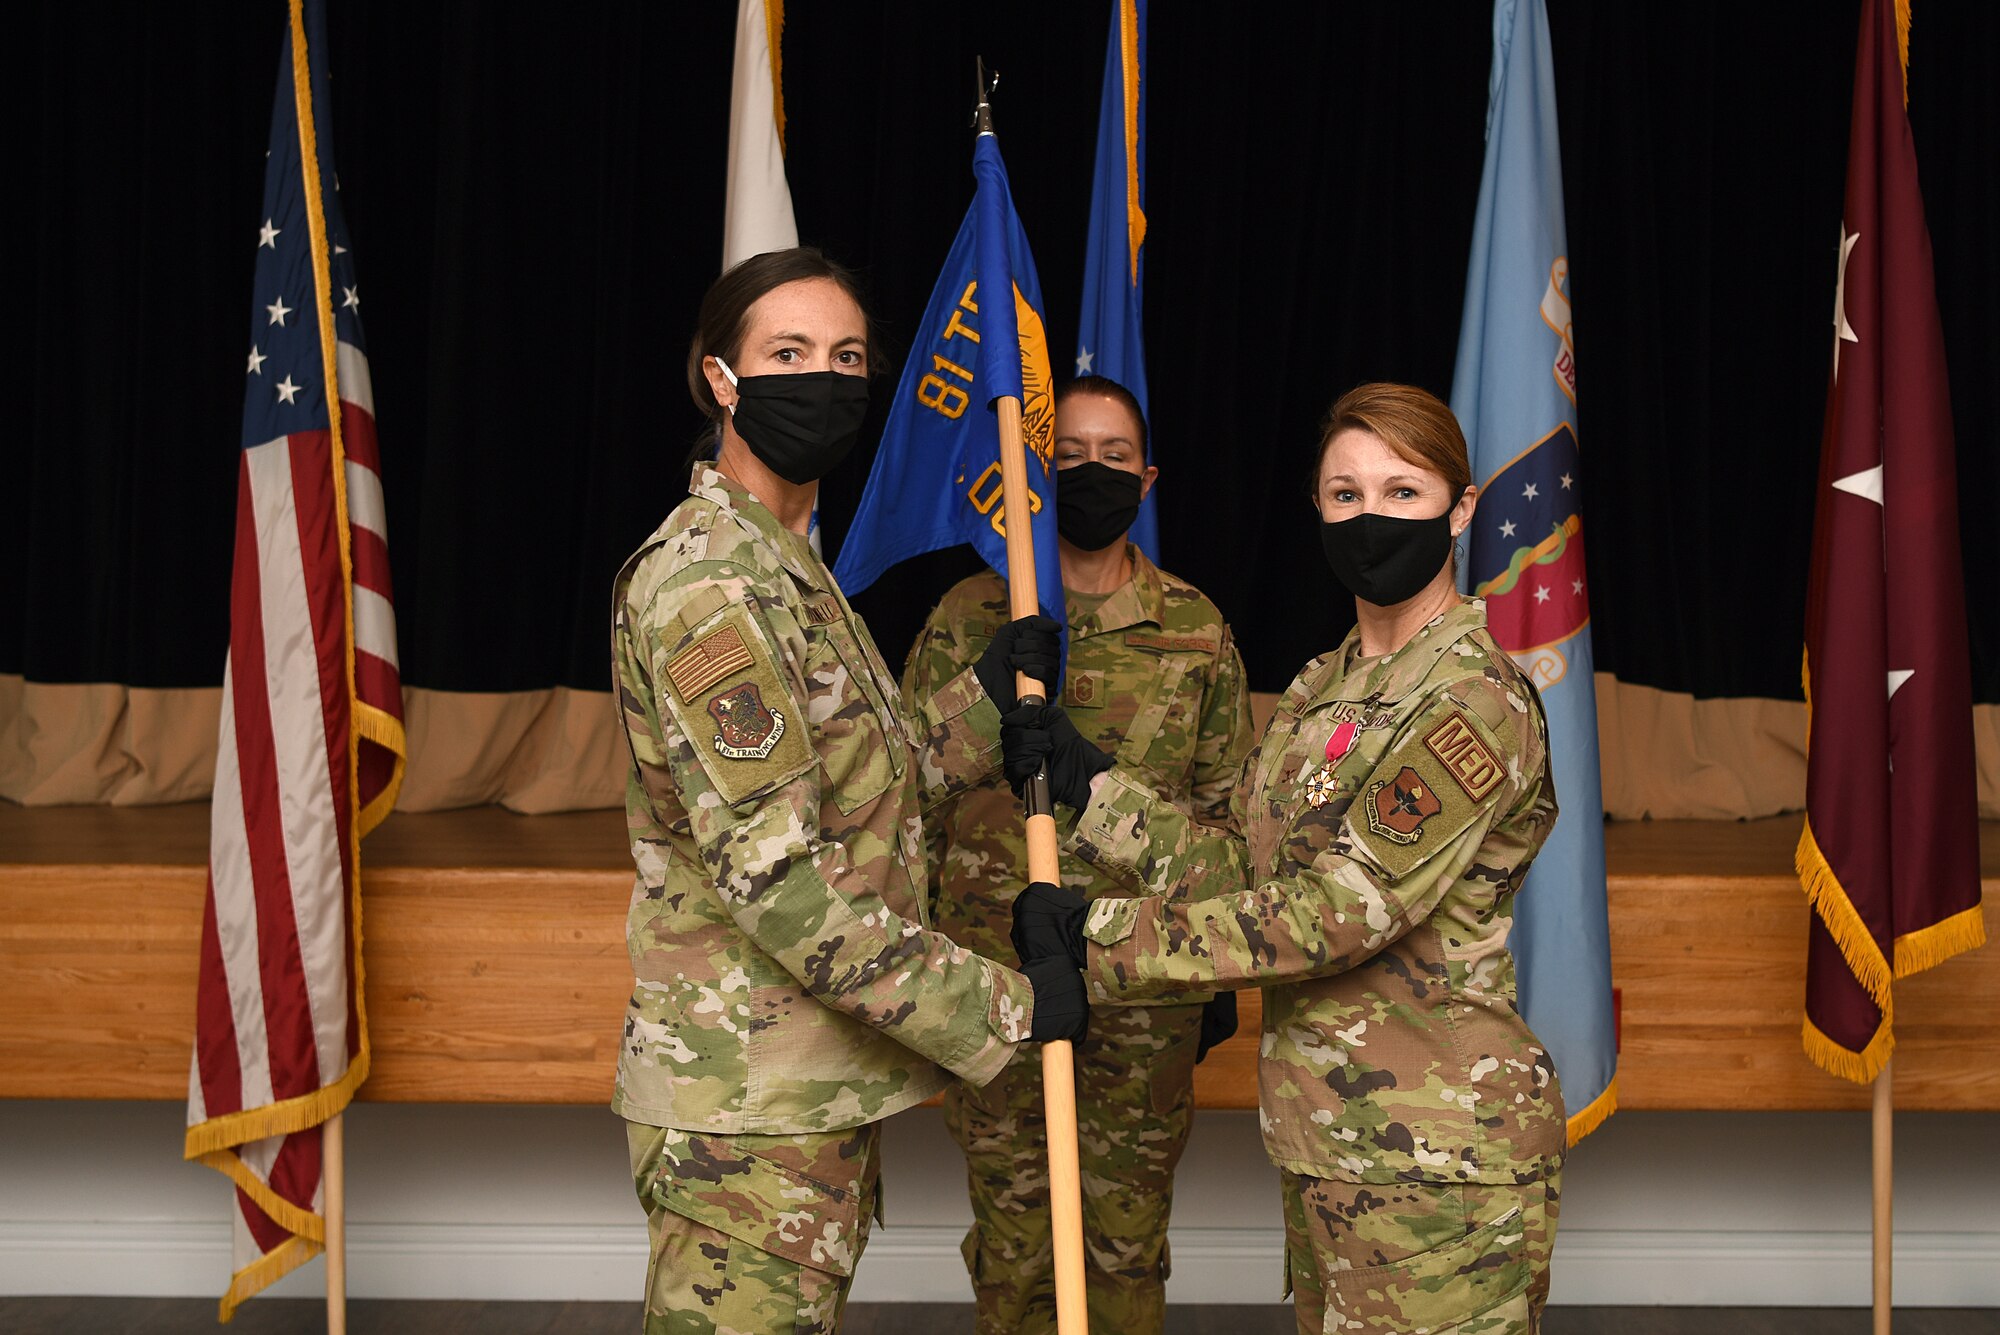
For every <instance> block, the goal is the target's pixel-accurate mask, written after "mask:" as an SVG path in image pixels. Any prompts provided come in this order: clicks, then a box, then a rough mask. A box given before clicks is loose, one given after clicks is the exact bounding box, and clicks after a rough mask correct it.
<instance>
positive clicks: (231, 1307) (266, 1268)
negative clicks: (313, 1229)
mask: <svg viewBox="0 0 2000 1335" xmlns="http://www.w3.org/2000/svg"><path fill="white" fill-rule="evenodd" d="M322 1250H323V1249H322V1248H321V1246H320V1245H319V1244H318V1243H317V1242H313V1241H311V1240H309V1239H306V1238H287V1239H285V1241H283V1242H281V1243H279V1244H278V1246H277V1247H276V1248H275V1249H274V1250H272V1251H268V1252H266V1253H264V1255H263V1256H261V1257H259V1258H258V1259H257V1260H255V1261H252V1262H251V1263H250V1264H249V1265H246V1266H244V1267H243V1268H242V1269H241V1270H239V1271H237V1272H236V1276H235V1278H233V1279H231V1280H230V1281H229V1292H227V1293H225V1294H223V1295H222V1303H221V1306H220V1310H218V1311H217V1312H216V1315H215V1319H216V1320H217V1321H219V1322H221V1323H223V1324H224V1325H227V1324H228V1323H229V1322H230V1321H231V1320H233V1319H235V1316H236V1309H237V1308H239V1307H241V1306H242V1305H243V1304H244V1303H246V1302H248V1301H249V1300H250V1299H252V1298H254V1297H256V1296H257V1294H258V1293H260V1292H262V1291H263V1290H264V1289H267V1288H269V1287H270V1286H271V1285H273V1284H276V1283H277V1282H278V1281H279V1280H281V1279H283V1278H284V1277H285V1276H286V1275H289V1274H291V1273H292V1272H293V1271H294V1270H297V1269H298V1268H299V1267H300V1266H302V1265H304V1264H305V1263H306V1262H307V1261H310V1260H312V1259H313V1257H315V1256H318V1255H319V1254H320V1252H321V1251H322Z"/></svg>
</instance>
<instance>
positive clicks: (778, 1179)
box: [625, 1122, 881, 1335]
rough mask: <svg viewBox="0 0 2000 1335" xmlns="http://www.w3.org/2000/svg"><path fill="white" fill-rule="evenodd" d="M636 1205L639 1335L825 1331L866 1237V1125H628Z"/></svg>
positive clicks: (829, 1333) (815, 1334) (877, 1164)
mask: <svg viewBox="0 0 2000 1335" xmlns="http://www.w3.org/2000/svg"><path fill="white" fill-rule="evenodd" d="M625 1125H626V1142H627V1147H628V1148H629V1150H630V1152H631V1156H632V1181H633V1185H634V1187H635V1188H636V1189H637V1190H638V1193H639V1201H640V1204H641V1205H643V1206H644V1207H645V1210H646V1232H647V1235H648V1237H649V1240H650V1242H651V1248H650V1252H649V1255H648V1259H647V1263H646V1328H645V1335H833V1332H835V1331H836V1330H838V1329H839V1328H840V1314H841V1309H842V1308H843V1307H844V1306H845V1305H846V1302H847V1288H848V1284H849V1283H850V1281H851V1280H852V1278H853V1275H854V1266H855V1263H856V1262H857V1261H858V1260H859V1259H860V1257H861V1251H862V1248H863V1247H864V1246H866V1244H867V1240H868V1221H869V1216H870V1214H871V1213H872V1212H873V1210H874V1208H875V1200H876V1193H877V1184H878V1175H879V1173H880V1171H881V1160H880V1155H879V1145H880V1136H879V1134H878V1128H877V1127H876V1126H874V1125H869V1126H863V1127H857V1128H855V1129H853V1130H851V1131H833V1132H815V1133H811V1134H805V1135H795V1136H764V1135H742V1136H706V1135H699V1134H696V1133H692V1132H687V1131H675V1130H669V1129H667V1128H664V1127H656V1126H645V1125H642V1124H640V1123H637V1122H627V1123H626V1124H625Z"/></svg>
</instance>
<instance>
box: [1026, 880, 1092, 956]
mask: <svg viewBox="0 0 2000 1335" xmlns="http://www.w3.org/2000/svg"><path fill="white" fill-rule="evenodd" d="M1089 912H1090V901H1089V900H1087V899H1085V898H1084V897H1083V896H1082V895H1079V894H1078V893H1077V892H1076V891H1074V890H1065V889H1064V888H1063V887H1061V886H1059V885H1051V884H1050V883H1049V882H1047V881H1036V882H1034V883H1032V884H1031V885H1029V886H1028V888H1027V889H1025V890H1023V891H1022V892H1021V893H1020V894H1018V895H1016V896H1014V929H1013V930H1012V931H1011V932H1009V933H1008V934H1007V939H1008V940H1010V941H1012V942H1013V943H1014V954H1015V955H1016V956H1018V957H1019V958H1020V960H1021V962H1022V963H1023V964H1034V963H1036V962H1038V961H1040V960H1045V959H1059V960H1061V961H1062V962H1063V963H1064V964H1065V965H1067V966H1068V967H1069V968H1071V969H1081V968H1083V967H1084V965H1085V964H1087V963H1088V962H1089V957H1088V956H1087V955H1086V954H1085V953H1084V944H1083V920H1084V918H1085V916H1086V915H1088V914H1089Z"/></svg>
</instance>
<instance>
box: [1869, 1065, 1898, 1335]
mask: <svg viewBox="0 0 2000 1335" xmlns="http://www.w3.org/2000/svg"><path fill="white" fill-rule="evenodd" d="M1895 1066H1896V1063H1895V1061H1894V1060H1893V1059H1892V1060H1890V1061H1886V1062H1883V1063H1882V1071H1881V1073H1880V1074H1879V1075H1877V1076H1876V1077H1875V1087H1874V1090H1873V1094H1874V1097H1873V1100H1872V1106H1871V1109H1870V1111H1871V1114H1872V1122H1873V1131H1874V1137H1873V1139H1874V1144H1873V1153H1872V1154H1871V1155H1870V1158H1871V1160H1872V1164H1873V1167H1874V1179H1875V1227H1874V1241H1875V1335H1889V1313H1890V1310H1891V1306H1892V1305H1891V1303H1890V1300H1889V1281H1890V1277H1891V1275H1892V1272H1893V1270H1894V1259H1895V1252H1894V1248H1895V1241H1896V1230H1895V1226H1894V1224H1893V1222H1892V1216H1893V1213H1894V1212H1893V1210H1892V1209H1891V1206H1892V1204H1893V1202H1894V1198H1895V1194H1896V1173H1895V1167H1894V1163H1893V1155H1894V1151H1895V1135H1894V1128H1895V1122H1894V1118H1895V1111H1896V1087H1895V1083H1894V1075H1893V1073H1894V1071H1895Z"/></svg>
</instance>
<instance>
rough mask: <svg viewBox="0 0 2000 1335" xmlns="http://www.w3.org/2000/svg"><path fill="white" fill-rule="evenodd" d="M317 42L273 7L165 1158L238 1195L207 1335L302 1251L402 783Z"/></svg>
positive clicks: (376, 488) (381, 566) (365, 413)
mask: <svg viewBox="0 0 2000 1335" xmlns="http://www.w3.org/2000/svg"><path fill="white" fill-rule="evenodd" d="M325 34H326V18H325V12H324V9H323V6H322V4H321V3H320V0H292V4H291V24H290V30H289V32H288V33H287V35H286V38H285V41H284V44H283V48H282V54H281V58H280V60H279V68H278V87H277V97H276V100H275V102H274V105H273V108H272V113H271V141H270V150H269V152H268V154H267V155H266V156H267V165H266V169H265V178H264V209H263V218H262V220H261V225H260V226H259V227H258V228H257V232H256V283H255V291H254V295H253V297H252V301H251V318H250V345H249V350H248V353H247V358H246V366H245V370H244V375H245V381H246V385H245V390H244V396H243V438H242V455H241V458H242V462H241V464H240V465H239V468H238V473H237V502H236V562H235V571H234V576H233V579H232V582H231V591H230V644H229V658H228V662H227V664H226V666H225V667H224V670H223V689H222V727H221V737H220V745H219V747H218V752H217V757H216V766H215V803H214V809H213V815H212V817H211V825H210V834H209V875H208V896H207V903H206V906H205V908H204V912H203V920H202V939H201V967H200V977H199V981H198V984H197V993H196V1008H195V1041H194V1061H193V1070H192V1073H191V1075H190V1078H189V1083H188V1133H187V1156H188V1157H189V1158H191V1159H199V1160H201V1161H202V1162H204V1163H207V1164H210V1165H211V1166H213V1167H215V1168H217V1169H219V1170H221V1171H222V1172H224V1173H226V1174H227V1175H228V1176H229V1178H230V1179H231V1180H232V1181H233V1182H234V1183H235V1184H236V1187H237V1192H236V1199H235V1205H236V1209H235V1211H234V1217H235V1224H236V1227H235V1234H236V1257H235V1266H234V1270H235V1274H234V1277H233V1279H232V1282H231V1284H230V1287H229V1291H228V1293H227V1294H226V1295H225V1296H224V1298H223V1300H222V1317H223V1319H224V1320H227V1319H228V1318H229V1316H230V1314H231V1312H232V1311H233V1309H234V1307H235V1306H236V1304H237V1303H239V1302H241V1301H243V1300H244V1299H245V1298H248V1297H249V1296H250V1295H252V1294H254V1293H256V1292H257V1291H258V1290H260V1289H262V1288H263V1287H265V1286H266V1285H268V1284H270V1283H271V1282H273V1281H274V1280H276V1279H277V1278H278V1277H279V1276H281V1275H283V1274H285V1273H286V1272H287V1271H289V1270H291V1269H293V1268H294V1267H296V1266H298V1265H300V1264H301V1263H303V1262H304V1261H306V1260H309V1259H310V1258H311V1257H312V1256H314V1255H315V1254H316V1253H317V1252H318V1251H319V1250H320V1248H321V1247H322V1246H323V1245H324V1242H325V1236H326V1230H325V1223H324V1219H323V1217H322V1215H321V1202H322V1183H321V1176H322V1175H321V1158H320V1151H321V1130H320V1128H321V1124H322V1123H323V1122H325V1121H326V1119H327V1118H329V1117H332V1116H334V1115H335V1114H337V1113H338V1112H339V1111H340V1110H341V1109H342V1108H343V1107H345V1106H346V1104H347V1102H348V1100H349V1099H350V1098H352V1096H353V1093H354V1090H355V1089H356V1088H357V1087H358V1086H359V1085H360V1083H361V1082H362V1080H364V1079H365V1078H366V1077H367V1074H368V1036H367V1025H366V1018H365V1015H364V1013H363V1008H362V999H361V988H360V983H361V915H360V895H359V891H360V880H359V857H360V839H361V836H362V835H363V834H366V833H367V832H368V830H369V829H370V828H372V827H373V826H374V825H375V824H377V823H379V822H380V820H381V819H382V818H383V817H384V816H386V815H387V814H388V812H389V809H390V808H391V807H392V806H393V805H394V803H395V798H396V789H397V786H398V784H399V783H400V781H401V778H402V763H403V761H402V757H403V750H404V744H403V721H402V715H403V706H402V683H401V679H400V676H399V674H398V669H397V662H396V622H395V610H394V607H393V604H392V603H391V600H390V588H389V548H388V543H387V526H386V524H385V522H384V515H383V500H382V480H381V471H380V456H379V454H378V452H377V449H376V442H375V405H374V395H373V392H372V390H371V388H370V384H369V377H368V357H367V353H366V352H365V350H364V347H365V345H364V344H363V342H362V337H361V292H360V285H359V282H358V280H357V279H356V277H355V272H354V257H353V256H352V254H350V253H349V250H348V247H347V229H346V226H345V223H344V221H343V219H342V217H341V210H340V201H339V196H338V190H339V183H338V178H337V177H336V176H335V175H334V171H333V151H332V144H331V142H330V139H329V133H328V131H329V125H330V121H331V117H330V115H329V112H328V101H327V92H328V88H327V74H326V58H325V54H326V37H325ZM330 390H331V391H332V392H329V391H330ZM331 402H337V403H338V404H339V407H340V412H339V415H338V418H337V419H336V418H335V417H333V416H332V415H331V414H330V411H329V403H331Z"/></svg>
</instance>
